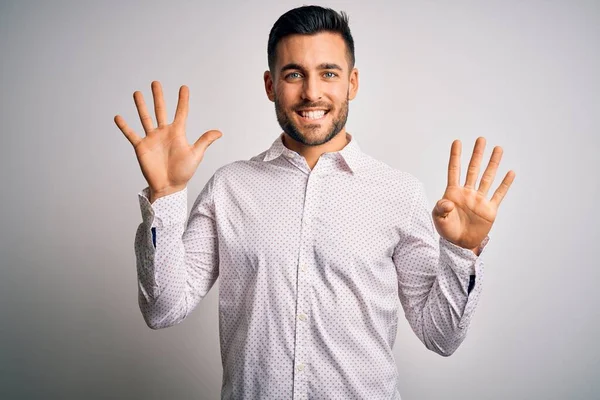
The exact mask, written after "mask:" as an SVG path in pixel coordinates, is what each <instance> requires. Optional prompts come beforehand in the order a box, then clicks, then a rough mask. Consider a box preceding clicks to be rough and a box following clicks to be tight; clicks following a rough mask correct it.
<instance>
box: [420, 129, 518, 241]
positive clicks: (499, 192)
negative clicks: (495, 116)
mask: <svg viewBox="0 0 600 400" xmlns="http://www.w3.org/2000/svg"><path fill="white" fill-rule="evenodd" d="M484 149H485V138H484V137H479V138H477V140H476V141H475V147H474V149H473V155H472V156H471V162H470V163H469V168H468V170H467V179H466V181H465V185H464V186H460V155H461V142H460V140H455V141H454V142H452V147H451V149H450V162H449V163H448V186H447V187H446V191H445V192H444V195H443V197H442V198H441V199H440V200H439V201H438V202H437V203H436V205H435V207H434V208H433V211H432V216H433V222H434V224H435V228H436V229H437V231H438V233H439V234H440V236H442V237H443V238H445V239H446V240H448V241H449V242H451V243H454V244H455V245H457V246H460V247H464V248H466V249H471V250H473V251H475V252H476V249H477V248H478V247H479V245H480V244H481V242H482V241H483V239H485V237H486V236H487V234H488V233H489V231H490V229H491V228H492V225H493V224H494V220H495V219H496V214H497V212H498V207H499V206H500V203H501V202H502V199H503V198H504V196H505V195H506V193H507V192H508V189H509V188H510V185H511V184H512V182H513V181H514V179H515V176H516V174H515V172H514V171H512V170H510V171H508V172H507V173H506V176H505V177H504V180H503V181H502V183H500V186H498V188H497V189H496V191H495V192H494V195H493V196H492V198H491V199H490V200H488V199H486V196H487V193H488V191H489V189H490V186H491V185H492V182H493V181H494V177H495V176H496V170H497V169H498V165H500V160H501V159H502V148H501V147H500V146H496V147H494V150H493V151H492V156H491V158H490V162H489V163H488V166H487V168H486V169H485V172H484V173H483V175H482V177H481V182H480V184H479V188H478V189H477V190H475V183H476V182H477V177H478V176H479V166H480V165H481V159H482V158H483V150H484Z"/></svg>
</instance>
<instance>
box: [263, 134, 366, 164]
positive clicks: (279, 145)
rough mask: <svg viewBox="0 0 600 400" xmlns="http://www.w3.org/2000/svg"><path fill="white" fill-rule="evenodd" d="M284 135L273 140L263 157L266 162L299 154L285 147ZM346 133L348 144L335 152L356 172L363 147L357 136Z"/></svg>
mask: <svg viewBox="0 0 600 400" xmlns="http://www.w3.org/2000/svg"><path fill="white" fill-rule="evenodd" d="M283 135H284V133H281V134H280V135H279V136H277V139H275V141H274V142H273V144H272V145H271V147H269V149H268V150H267V152H266V154H265V157H264V158H263V161H264V162H267V161H271V160H274V159H276V158H277V157H279V156H280V155H282V154H283V155H288V154H290V155H293V154H297V153H296V152H295V151H294V150H291V149H288V148H287V147H285V145H284V144H283V140H282V137H283ZM346 135H347V137H348V139H349V142H348V144H346V146H344V148H343V149H341V150H339V151H337V152H333V153H339V154H340V155H341V156H342V158H343V159H344V161H345V162H346V165H348V167H349V168H350V170H351V171H352V172H353V173H354V172H356V169H357V167H358V165H359V161H360V160H359V158H360V155H361V149H360V147H359V145H358V142H357V141H356V138H355V137H353V136H352V135H351V134H349V133H346Z"/></svg>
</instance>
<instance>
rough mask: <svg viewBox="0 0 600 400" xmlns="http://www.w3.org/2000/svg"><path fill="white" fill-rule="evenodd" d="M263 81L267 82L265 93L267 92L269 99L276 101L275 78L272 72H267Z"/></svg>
mask: <svg viewBox="0 0 600 400" xmlns="http://www.w3.org/2000/svg"><path fill="white" fill-rule="evenodd" d="M263 79H264V80H265V91H266V92H267V97H268V98H269V100H271V101H273V102H274V101H275V89H274V88H273V77H272V76H271V72H270V71H269V70H267V71H265V73H264V76H263Z"/></svg>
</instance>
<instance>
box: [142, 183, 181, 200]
mask: <svg viewBox="0 0 600 400" xmlns="http://www.w3.org/2000/svg"><path fill="white" fill-rule="evenodd" d="M183 189H185V185H182V186H171V187H168V188H165V189H162V190H153V189H152V188H150V190H149V193H150V196H149V198H148V200H149V201H150V204H152V203H154V202H155V201H156V200H158V199H160V198H161V197H165V196H168V195H170V194H173V193H177V192H179V191H181V190H183Z"/></svg>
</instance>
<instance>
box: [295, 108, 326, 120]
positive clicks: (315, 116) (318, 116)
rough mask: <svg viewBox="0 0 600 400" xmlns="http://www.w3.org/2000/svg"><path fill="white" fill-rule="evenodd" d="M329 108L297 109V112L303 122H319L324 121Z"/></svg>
mask: <svg viewBox="0 0 600 400" xmlns="http://www.w3.org/2000/svg"><path fill="white" fill-rule="evenodd" d="M328 113H329V110H323V109H321V110H297V111H296V114H297V115H298V116H299V117H300V120H302V121H303V122H319V121H323V120H324V119H325V117H326V116H327V114H328Z"/></svg>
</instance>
